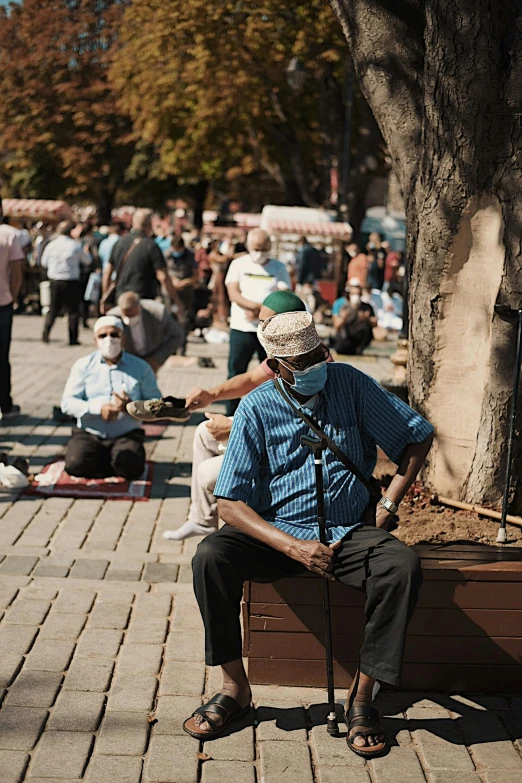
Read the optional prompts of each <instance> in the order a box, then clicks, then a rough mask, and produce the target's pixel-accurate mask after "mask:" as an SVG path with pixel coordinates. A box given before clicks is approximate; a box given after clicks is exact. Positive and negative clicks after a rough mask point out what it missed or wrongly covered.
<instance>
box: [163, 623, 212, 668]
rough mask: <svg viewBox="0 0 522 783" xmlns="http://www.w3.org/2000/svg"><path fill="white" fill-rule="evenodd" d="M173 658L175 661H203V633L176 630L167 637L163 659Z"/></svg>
mask: <svg viewBox="0 0 522 783" xmlns="http://www.w3.org/2000/svg"><path fill="white" fill-rule="evenodd" d="M169 658H173V659H175V660H176V661H197V662H198V663H202V662H204V660H205V635H204V633H203V631H181V630H179V629H178V630H176V631H173V632H171V633H169V635H168V636H167V646H166V648H165V659H166V660H168V659H169Z"/></svg>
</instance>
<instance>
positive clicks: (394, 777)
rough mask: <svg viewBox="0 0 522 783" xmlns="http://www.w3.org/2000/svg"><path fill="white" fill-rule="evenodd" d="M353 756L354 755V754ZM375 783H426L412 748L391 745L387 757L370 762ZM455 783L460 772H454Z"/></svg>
mask: <svg viewBox="0 0 522 783" xmlns="http://www.w3.org/2000/svg"><path fill="white" fill-rule="evenodd" d="M354 755H355V754H354ZM370 769H371V771H372V778H373V780H374V782H375V783H398V781H400V783H426V778H425V777H424V772H423V771H422V767H421V765H420V762H419V759H418V757H417V754H416V753H415V751H414V750H413V748H401V747H399V746H396V745H392V747H391V748H390V752H389V753H388V755H387V756H384V757H383V758H380V759H374V760H373V761H370ZM454 774H455V783H457V782H458V780H459V776H460V772H455V773H454Z"/></svg>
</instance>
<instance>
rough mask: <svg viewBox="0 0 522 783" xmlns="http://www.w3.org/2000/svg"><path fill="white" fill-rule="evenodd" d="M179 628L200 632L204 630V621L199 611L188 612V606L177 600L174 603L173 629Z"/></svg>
mask: <svg viewBox="0 0 522 783" xmlns="http://www.w3.org/2000/svg"><path fill="white" fill-rule="evenodd" d="M178 628H183V629H187V628H190V629H191V630H193V631H200V630H202V629H203V620H202V619H201V614H200V613H199V609H197V610H195V611H193V612H190V611H189V612H187V608H186V606H184V605H183V604H182V603H181V602H178V601H177V600H176V601H175V603H174V615H173V618H172V629H173V630H176V629H178Z"/></svg>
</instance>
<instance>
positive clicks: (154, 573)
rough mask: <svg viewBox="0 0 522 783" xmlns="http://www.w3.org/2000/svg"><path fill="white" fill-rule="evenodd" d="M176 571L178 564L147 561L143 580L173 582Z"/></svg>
mask: <svg viewBox="0 0 522 783" xmlns="http://www.w3.org/2000/svg"><path fill="white" fill-rule="evenodd" d="M1 567H2V566H0V568H1ZM178 571H179V566H178V565H174V564H172V563H147V564H146V566H145V570H144V572H143V581H144V582H150V583H151V584H155V583H157V582H175V581H176V579H177V578H178Z"/></svg>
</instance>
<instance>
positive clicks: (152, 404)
mask: <svg viewBox="0 0 522 783" xmlns="http://www.w3.org/2000/svg"><path fill="white" fill-rule="evenodd" d="M185 405H186V404H185V400H181V399H179V398H178V397H163V398H161V399H159V400H133V401H132V402H128V403H127V413H129V414H130V415H131V416H132V417H133V419H139V420H140V421H162V420H163V419H171V421H178V422H184V421H188V420H189V419H190V412H189V411H188V410H187V408H186V407H185Z"/></svg>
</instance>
